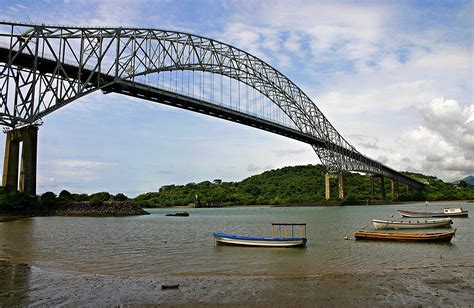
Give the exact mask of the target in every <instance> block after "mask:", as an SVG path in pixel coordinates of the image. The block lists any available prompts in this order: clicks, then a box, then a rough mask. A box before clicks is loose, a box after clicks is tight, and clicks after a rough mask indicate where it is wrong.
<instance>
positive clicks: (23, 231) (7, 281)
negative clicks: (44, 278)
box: [0, 219, 34, 307]
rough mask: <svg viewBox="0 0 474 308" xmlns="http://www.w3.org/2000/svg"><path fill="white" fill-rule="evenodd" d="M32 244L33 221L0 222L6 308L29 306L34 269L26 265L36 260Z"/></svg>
mask: <svg viewBox="0 0 474 308" xmlns="http://www.w3.org/2000/svg"><path fill="white" fill-rule="evenodd" d="M33 245H34V239H33V221H32V220H31V219H21V220H15V221H10V222H2V223H0V247H1V249H0V286H1V288H0V303H1V304H2V306H4V307H11V306H26V305H27V303H28V298H27V294H28V292H27V291H28V288H29V282H30V278H31V268H30V266H29V265H28V264H27V263H23V262H29V261H31V260H34V255H32V252H33V251H34V249H33ZM6 260H9V261H6Z"/></svg>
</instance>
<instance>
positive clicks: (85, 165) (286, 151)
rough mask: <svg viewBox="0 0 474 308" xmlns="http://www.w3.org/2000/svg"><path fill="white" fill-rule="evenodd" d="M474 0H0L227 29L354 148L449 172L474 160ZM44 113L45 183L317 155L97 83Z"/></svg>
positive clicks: (197, 171) (132, 184) (204, 173)
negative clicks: (94, 89)
mask: <svg viewBox="0 0 474 308" xmlns="http://www.w3.org/2000/svg"><path fill="white" fill-rule="evenodd" d="M473 3H474V2H473V1H217V0H214V1H124V0H115V1H72V0H71V1H62V2H61V1H5V0H0V7H1V8H2V10H0V19H3V20H14V21H29V20H31V21H32V22H36V23H45V24H64V25H96V26H124V27H125V26H133V27H144V28H157V29H172V30H181V31H185V32H190V33H193V34H198V35H203V36H207V37H210V38H214V39H218V40H222V41H224V42H227V43H229V44H231V45H234V46H236V47H239V48H241V49H243V50H246V51H249V52H250V53H252V54H254V55H256V56H258V57H260V58H261V59H263V60H265V61H266V62H268V63H269V64H271V65H272V66H274V67H276V68H277V69H278V70H280V71H281V72H283V73H284V74H285V75H286V76H287V77H289V78H290V79H291V80H292V81H294V82H295V83H296V84H297V85H298V86H300V87H301V88H302V89H303V91H305V93H307V94H308V95H309V97H311V98H312V99H313V101H314V102H315V103H316V104H317V105H318V107H319V108H320V109H321V111H322V112H323V113H324V114H325V115H326V116H327V117H328V119H329V120H330V121H331V123H332V124H333V125H334V126H335V127H336V129H338V131H339V132H340V133H341V134H342V135H343V136H344V137H345V138H346V139H347V140H348V141H349V142H350V143H352V144H353V145H355V146H356V148H357V149H358V150H359V151H361V152H362V153H364V154H366V155H368V156H369V157H372V158H374V159H377V160H379V161H381V162H383V163H385V164H387V165H389V166H390V167H392V168H395V169H397V170H409V171H415V172H423V173H427V174H432V175H436V176H438V177H441V178H442V179H444V180H448V181H450V180H456V179H460V178H463V177H464V176H467V175H471V174H473V173H474V99H473V83H474V82H473V71H474V70H473V45H472V44H473V43H472V42H473V24H472V23H473V22H472V20H474V18H473V16H474V15H473V14H474V12H473ZM43 121H44V124H43V125H42V127H41V128H40V131H39V134H40V135H39V136H40V137H39V138H40V139H39V154H38V192H39V193H41V192H44V191H48V190H52V191H54V192H56V193H58V192H59V191H60V190H61V189H68V190H70V191H73V192H85V193H91V192H96V191H102V190H106V191H110V192H113V193H117V192H123V193H125V194H127V195H129V196H135V195H137V194H139V193H142V192H146V191H153V190H157V189H158V188H159V187H160V186H162V185H166V184H171V183H176V184H183V183H187V182H200V181H203V180H208V179H210V180H212V179H215V178H220V179H223V180H226V181H238V180H241V179H243V178H245V177H247V176H250V175H253V174H257V173H260V172H262V171H264V170H268V169H272V168H279V167H282V166H288V165H301V164H309V163H312V164H315V163H319V160H318V158H317V156H316V154H315V153H314V152H313V150H312V149H311V147H310V146H308V145H306V144H302V143H299V142H296V141H293V140H289V139H286V138H284V137H280V136H277V135H272V134H269V133H266V132H263V131H259V130H255V129H251V128H248V127H244V126H241V125H238V124H234V123H230V122H225V121H222V120H218V119H214V118H210V117H207V116H203V115H199V114H195V113H192V112H188V111H183V110H178V109H173V108H170V107H166V106H162V105H157V104H153V103H150V102H146V101H141V100H138V99H131V98H127V97H123V96H120V95H116V94H108V95H103V94H101V93H94V94H91V95H89V96H86V97H84V98H81V99H79V100H77V101H75V102H73V103H72V104H70V105H68V106H66V107H64V108H62V109H59V110H58V111H55V112H54V113H52V114H50V115H48V116H46V117H45V118H44V119H43ZM3 147H4V145H3V142H2V144H1V148H0V150H1V151H2V152H3Z"/></svg>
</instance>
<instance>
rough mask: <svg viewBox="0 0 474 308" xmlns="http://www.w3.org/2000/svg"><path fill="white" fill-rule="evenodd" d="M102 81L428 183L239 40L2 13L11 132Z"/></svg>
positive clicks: (334, 160) (4, 99) (0, 70)
mask: <svg viewBox="0 0 474 308" xmlns="http://www.w3.org/2000/svg"><path fill="white" fill-rule="evenodd" d="M97 90H101V91H102V92H103V93H111V92H115V93H120V94H125V95H129V96H134V97H138V98H142V99H146V100H150V101H154V102H158V103H163V104H167V105H171V106H175V107H178V108H184V109H189V110H192V111H195V112H200V113H204V114H208V115H211V116H215V117H220V118H223V119H226V120H229V121H234V122H238V123H241V124H244V125H249V126H253V127H256V128H259V129H264V130H267V131H270V132H273V133H277V134H280V135H283V136H287V137H289V138H293V139H296V140H300V141H303V142H306V143H308V144H310V145H311V146H312V147H313V149H314V151H315V152H316V154H317V155H318V157H319V158H320V160H321V162H322V163H323V165H325V166H326V167H327V169H328V172H330V173H338V172H341V171H358V172H365V173H369V174H374V175H381V176H384V177H387V178H390V179H393V180H396V181H399V182H401V183H404V184H406V185H409V186H411V187H414V188H422V187H423V184H422V183H420V182H418V181H416V180H414V179H412V178H410V177H407V176H405V175H403V174H401V173H399V172H397V171H395V170H393V169H391V168H389V167H387V166H385V165H383V164H381V163H380V162H377V161H375V160H372V159H370V158H368V157H366V156H364V155H362V154H361V153H360V152H358V151H357V150H356V149H355V147H354V146H352V145H351V144H349V143H348V142H347V141H346V140H345V139H344V138H343V137H342V136H341V135H340V134H339V133H338V131H337V130H336V129H335V128H334V127H333V126H332V124H331V123H330V122H329V121H328V119H327V118H326V117H325V116H324V115H323V113H322V112H321V111H320V110H319V109H318V107H317V106H316V104H315V103H314V102H313V101H312V100H311V99H310V98H309V97H308V96H307V95H306V94H305V93H304V92H303V91H302V90H301V89H300V88H299V87H298V86H297V85H295V84H294V83H293V82H292V81H291V80H289V79H288V78H287V77H285V76H284V75H283V74H282V73H280V72H279V71H278V70H277V69H275V68H273V67H272V66H270V65H268V64H267V63H265V62H264V61H262V60H260V59H259V58H257V57H255V56H253V55H251V54H249V53H247V52H245V51H243V50H241V49H238V48H236V47H233V46H230V45H228V44H225V43H223V42H220V41H216V40H212V39H209V38H205V37H202V36H197V35H192V34H188V33H183V32H176V31H166V30H157V29H139V28H83V27H66V26H49V25H35V24H25V23H12V22H0V125H2V126H4V127H6V130H7V131H8V130H11V131H17V130H19V129H21V128H24V127H32V126H34V125H36V126H38V125H39V124H40V123H41V121H42V118H43V117H44V116H46V115H48V114H49V113H51V112H53V111H55V110H57V109H59V108H61V107H63V106H65V105H67V104H69V103H71V102H72V101H74V100H76V99H78V98H80V97H82V96H85V95H87V94H89V93H92V92H94V91H97ZM249 93H250V94H249ZM252 95H253V99H252ZM25 134H26V135H27V133H25ZM20 135H21V134H20ZM19 138H20V139H21V140H23V141H24V139H25V138H24V137H21V136H20V137H19ZM10 139H12V140H14V139H15V137H14V136H11V138H10ZM35 142H36V141H35ZM7 143H8V136H7ZM6 151H7V149H6ZM35 151H36V149H35ZM6 155H7V152H6ZM35 155H36V154H35ZM34 158H35V157H34ZM35 159H36V158H35ZM33 163H34V164H36V162H33ZM4 169H5V166H4ZM35 176H36V174H35V175H34V177H35ZM20 182H21V180H20ZM4 183H5V171H4ZM25 185H26V184H25ZM20 186H21V183H20Z"/></svg>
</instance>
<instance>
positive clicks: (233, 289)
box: [0, 261, 474, 307]
mask: <svg viewBox="0 0 474 308" xmlns="http://www.w3.org/2000/svg"><path fill="white" fill-rule="evenodd" d="M473 273H474V266H472V265H470V266H462V267H459V266H457V267H454V268H447V267H436V268H433V267H431V268H430V267H427V268H418V269H404V270H396V269H390V270H387V271H384V272H377V273H374V272H366V273H364V272H358V273H332V274H322V275H310V276H202V275H199V276H193V275H186V276H168V277H117V276H106V275H92V274H85V273H73V272H52V271H47V270H43V269H39V268H36V267H31V266H29V265H27V264H12V263H10V262H7V261H0V284H1V285H2V288H1V290H0V304H1V305H2V306H17V305H20V306H23V305H31V306H42V305H46V306H54V305H73V306H76V305H91V304H93V305H101V306H111V305H165V306H176V305H177V306H209V305H210V306H217V305H222V304H224V305H230V306H249V305H251V306H278V307H289V306H292V307H294V306H324V307H328V306H329V307H340V306H343V305H349V306H382V305H383V306H394V307H400V306H404V307H407V306H408V307H411V306H417V307H418V306H438V307H441V306H462V307H469V306H472V303H474V290H473V285H474V278H473ZM163 284H179V288H177V289H162V285H163Z"/></svg>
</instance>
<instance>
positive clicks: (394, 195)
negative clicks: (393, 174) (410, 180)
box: [392, 180, 398, 200]
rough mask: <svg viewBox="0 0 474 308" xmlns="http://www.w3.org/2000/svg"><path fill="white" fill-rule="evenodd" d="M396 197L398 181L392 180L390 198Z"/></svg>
mask: <svg viewBox="0 0 474 308" xmlns="http://www.w3.org/2000/svg"><path fill="white" fill-rule="evenodd" d="M397 198H398V181H395V180H392V199H393V200H395V199H397Z"/></svg>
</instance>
